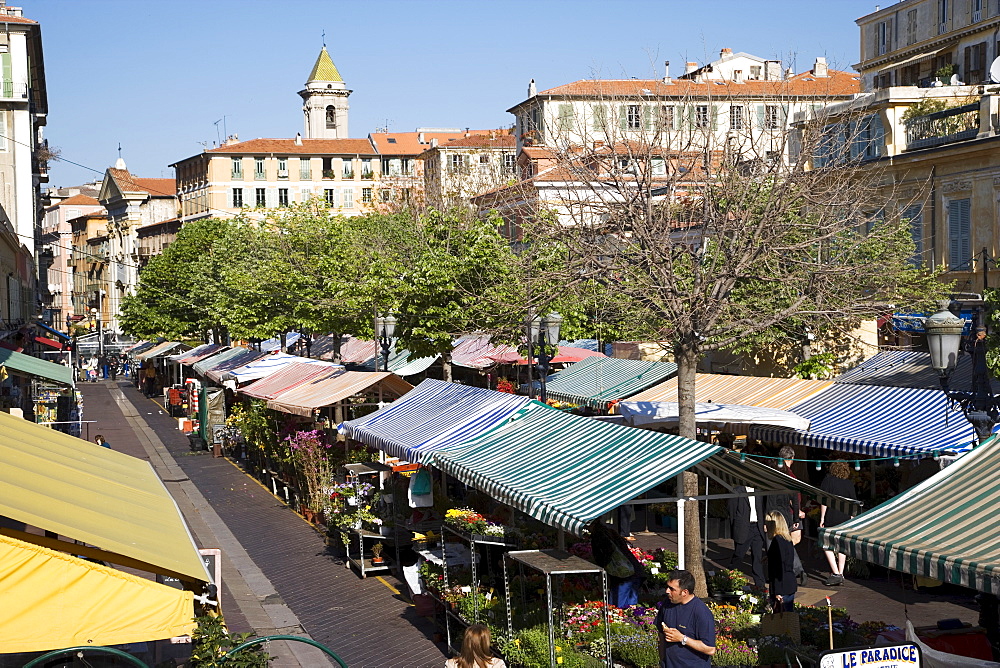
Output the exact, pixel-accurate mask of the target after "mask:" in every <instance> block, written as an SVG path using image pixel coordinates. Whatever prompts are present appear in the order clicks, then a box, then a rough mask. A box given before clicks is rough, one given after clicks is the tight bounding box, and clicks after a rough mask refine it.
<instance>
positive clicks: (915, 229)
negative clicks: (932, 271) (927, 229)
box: [903, 204, 924, 265]
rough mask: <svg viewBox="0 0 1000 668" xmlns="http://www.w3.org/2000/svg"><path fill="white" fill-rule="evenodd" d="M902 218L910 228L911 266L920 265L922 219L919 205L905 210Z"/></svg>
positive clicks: (922, 241) (922, 231) (922, 251)
mask: <svg viewBox="0 0 1000 668" xmlns="http://www.w3.org/2000/svg"><path fill="white" fill-rule="evenodd" d="M903 218H905V219H906V220H907V222H908V223H909V226H910V238H911V239H913V259H912V260H911V261H912V262H913V264H916V265H919V264H921V260H922V257H923V254H924V218H923V215H922V214H921V210H920V205H919V204H914V205H913V206H909V207H907V208H906V211H904V212H903Z"/></svg>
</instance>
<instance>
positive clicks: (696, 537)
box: [674, 343, 708, 597]
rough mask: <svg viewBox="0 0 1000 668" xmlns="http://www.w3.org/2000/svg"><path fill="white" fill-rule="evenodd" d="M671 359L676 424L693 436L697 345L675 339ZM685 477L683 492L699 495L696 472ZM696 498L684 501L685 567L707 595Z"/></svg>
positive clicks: (698, 591) (684, 433)
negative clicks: (674, 382) (672, 357)
mask: <svg viewBox="0 0 1000 668" xmlns="http://www.w3.org/2000/svg"><path fill="white" fill-rule="evenodd" d="M674 362H675V363H676V364H677V418H678V420H677V426H678V430H679V431H678V433H679V434H680V435H681V436H683V437H685V438H690V439H692V440H694V439H695V437H696V436H697V431H696V426H695V419H694V415H695V410H694V403H695V402H694V397H695V394H694V390H695V372H696V371H697V370H698V349H697V347H696V345H691V344H685V343H678V344H676V345H675V346H674ZM681 475H682V476H683V481H684V495H685V496H697V495H698V474H697V473H694V472H685V473H682V474H681ZM698 506H699V504H698V502H697V501H691V502H688V503H685V504H684V562H685V563H684V568H685V569H686V570H688V571H690V572H691V574H692V575H694V581H695V589H696V591H695V595H697V596H700V597H705V596H708V587H707V585H706V582H705V567H704V563H703V560H702V555H701V514H700V513H699V512H698Z"/></svg>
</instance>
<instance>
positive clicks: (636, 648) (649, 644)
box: [611, 624, 660, 668]
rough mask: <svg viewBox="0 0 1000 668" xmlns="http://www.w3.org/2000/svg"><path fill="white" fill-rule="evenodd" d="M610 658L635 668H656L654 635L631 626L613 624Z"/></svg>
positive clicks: (657, 652)
mask: <svg viewBox="0 0 1000 668" xmlns="http://www.w3.org/2000/svg"><path fill="white" fill-rule="evenodd" d="M611 656H612V657H613V658H614V659H615V660H616V661H624V662H625V663H627V664H628V665H631V666H635V667H636V668H656V667H657V666H658V665H659V660H660V658H659V657H660V653H659V649H658V647H657V638H656V634H654V633H650V632H649V631H644V630H642V629H639V628H636V627H635V626H632V625H631V624H615V625H613V627H612V629H611Z"/></svg>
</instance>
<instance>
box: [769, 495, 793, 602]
mask: <svg viewBox="0 0 1000 668" xmlns="http://www.w3.org/2000/svg"><path fill="white" fill-rule="evenodd" d="M766 525H767V537H768V538H769V539H770V541H771V544H770V545H769V546H768V548H767V584H768V587H769V595H770V601H771V608H772V609H773V610H775V611H780V610H784V611H785V612H794V611H795V603H794V601H795V592H796V591H797V590H798V586H797V583H796V580H795V546H794V545H792V537H791V536H790V535H789V534H788V524H786V523H785V516H784V515H782V514H781V513H779V512H776V511H774V510H772V511H771V512H769V513H768V514H767V518H766Z"/></svg>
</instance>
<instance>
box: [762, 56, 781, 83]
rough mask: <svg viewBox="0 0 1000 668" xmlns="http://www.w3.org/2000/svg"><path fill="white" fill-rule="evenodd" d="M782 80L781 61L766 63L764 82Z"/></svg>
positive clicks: (767, 61)
mask: <svg viewBox="0 0 1000 668" xmlns="http://www.w3.org/2000/svg"><path fill="white" fill-rule="evenodd" d="M779 79H781V61H780V60H765V61H764V81H778V80H779Z"/></svg>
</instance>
